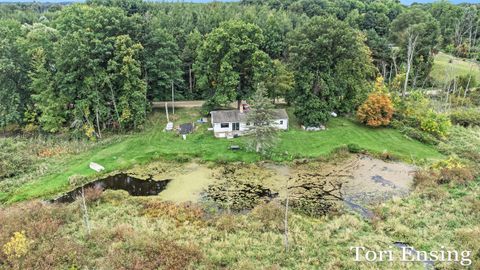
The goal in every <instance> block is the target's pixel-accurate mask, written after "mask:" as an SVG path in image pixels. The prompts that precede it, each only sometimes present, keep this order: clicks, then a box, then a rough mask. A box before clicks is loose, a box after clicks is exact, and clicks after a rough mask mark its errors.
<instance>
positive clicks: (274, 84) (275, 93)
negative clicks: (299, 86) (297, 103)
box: [265, 60, 295, 102]
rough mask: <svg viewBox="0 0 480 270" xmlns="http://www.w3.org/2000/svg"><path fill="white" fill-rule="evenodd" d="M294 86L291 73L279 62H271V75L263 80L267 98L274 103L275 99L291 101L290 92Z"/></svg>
mask: <svg viewBox="0 0 480 270" xmlns="http://www.w3.org/2000/svg"><path fill="white" fill-rule="evenodd" d="M294 86H295V79H294V75H293V72H291V71H290V70H288V68H287V66H286V65H284V64H283V63H282V62H281V61H280V60H273V61H272V66H271V73H270V75H269V76H268V78H267V79H266V80H265V87H266V88H267V92H268V96H269V97H270V98H271V99H272V100H273V102H275V99H277V98H280V97H283V98H285V99H287V100H288V101H290V100H292V97H291V91H292V89H293V87H294Z"/></svg>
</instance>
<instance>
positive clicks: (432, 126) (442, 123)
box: [419, 110, 452, 138]
mask: <svg viewBox="0 0 480 270" xmlns="http://www.w3.org/2000/svg"><path fill="white" fill-rule="evenodd" d="M419 119H420V128H421V129H422V130H423V131H426V132H428V133H430V134H433V135H435V136H436V137H439V138H444V137H446V136H447V133H448V131H449V129H450V127H451V126H452V123H451V122H450V119H449V118H448V117H447V115H445V114H439V113H435V112H434V111H433V110H429V111H428V112H427V113H426V114H425V115H423V116H422V117H420V118H419Z"/></svg>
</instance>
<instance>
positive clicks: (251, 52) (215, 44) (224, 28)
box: [194, 20, 270, 106]
mask: <svg viewBox="0 0 480 270" xmlns="http://www.w3.org/2000/svg"><path fill="white" fill-rule="evenodd" d="M263 42H264V37H263V34H262V31H261V29H260V28H259V27H258V26H256V25H254V24H251V23H245V22H243V21H238V20H233V21H228V22H225V23H222V24H221V25H220V27H218V28H216V29H214V30H213V31H212V32H211V33H210V34H208V35H207V37H206V39H205V42H204V43H203V45H202V46H201V47H200V49H199V52H198V59H197V62H196V63H195V65H194V69H195V71H196V74H197V78H198V79H197V81H198V85H199V87H200V88H201V89H202V90H203V91H205V93H206V96H207V98H209V99H210V102H211V103H212V104H215V105H216V106H225V105H227V104H229V103H230V102H232V101H234V100H237V101H239V104H240V100H243V99H246V98H247V97H249V96H250V95H251V94H252V92H253V91H254V90H253V89H254V86H255V84H256V83H257V82H259V81H260V80H261V79H262V76H264V75H266V71H267V70H268V68H269V63H270V57H269V56H268V55H267V54H266V53H265V52H263V51H262V50H261V49H260V47H261V46H262V44H263Z"/></svg>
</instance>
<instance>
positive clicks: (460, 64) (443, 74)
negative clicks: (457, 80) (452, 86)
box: [430, 52, 480, 86]
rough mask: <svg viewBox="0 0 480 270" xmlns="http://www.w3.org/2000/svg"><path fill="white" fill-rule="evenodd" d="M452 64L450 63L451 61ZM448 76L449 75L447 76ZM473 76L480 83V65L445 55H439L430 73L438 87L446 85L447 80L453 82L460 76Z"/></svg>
mask: <svg viewBox="0 0 480 270" xmlns="http://www.w3.org/2000/svg"><path fill="white" fill-rule="evenodd" d="M450 60H451V61H452V63H449V61H450ZM447 74H449V75H448V76H447ZM467 74H473V75H474V76H475V77H476V81H477V82H480V65H478V64H475V63H472V62H468V61H465V60H463V59H461V58H457V57H454V56H451V55H448V54H445V53H441V52H440V53H438V54H437V56H435V62H434V65H433V68H432V71H431V73H430V76H432V78H433V80H434V81H435V83H436V84H437V86H442V85H444V84H445V81H446V80H452V79H453V77H455V76H459V75H467Z"/></svg>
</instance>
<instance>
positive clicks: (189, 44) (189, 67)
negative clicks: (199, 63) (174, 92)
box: [182, 29, 202, 98]
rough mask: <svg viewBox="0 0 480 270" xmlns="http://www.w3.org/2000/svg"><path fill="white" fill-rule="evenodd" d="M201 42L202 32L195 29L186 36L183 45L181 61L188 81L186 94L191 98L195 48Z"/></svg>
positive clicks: (192, 93) (193, 83) (193, 84)
mask: <svg viewBox="0 0 480 270" xmlns="http://www.w3.org/2000/svg"><path fill="white" fill-rule="evenodd" d="M201 44H202V34H200V32H199V31H198V30H197V29H195V30H193V31H192V32H190V34H188V36H187V40H186V42H185V47H184V48H183V52H182V61H183V63H184V66H185V74H186V76H185V77H186V78H187V81H188V96H189V98H193V96H194V89H195V73H194V72H193V63H195V61H196V59H197V49H198V47H199V46H200V45H201Z"/></svg>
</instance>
